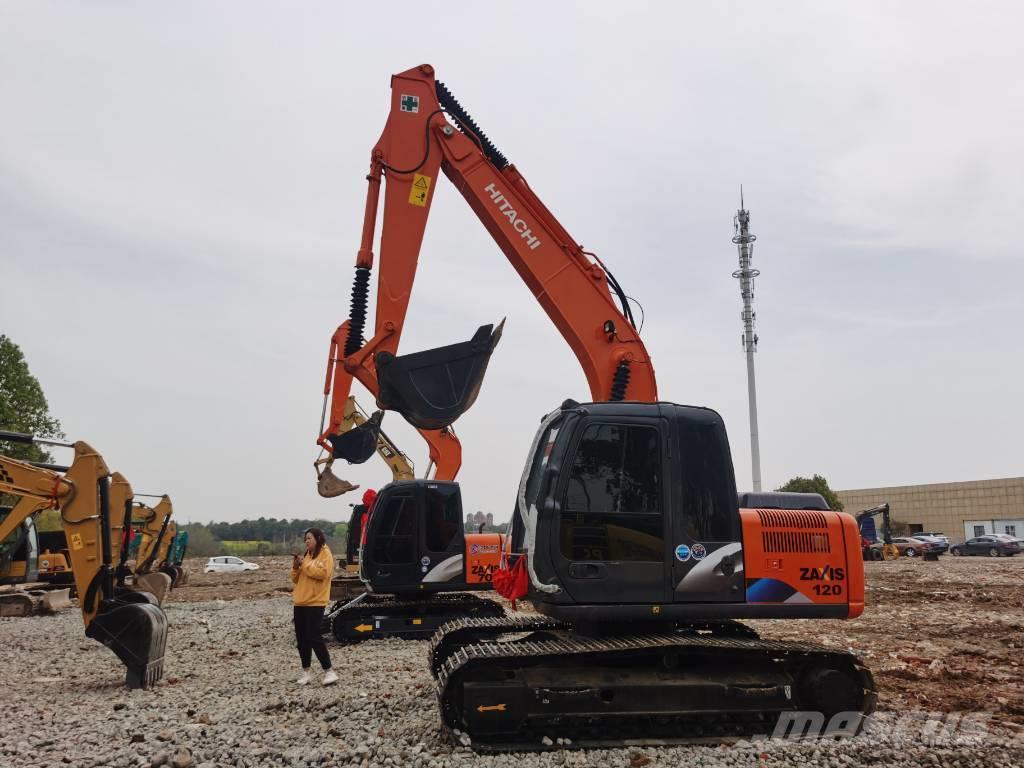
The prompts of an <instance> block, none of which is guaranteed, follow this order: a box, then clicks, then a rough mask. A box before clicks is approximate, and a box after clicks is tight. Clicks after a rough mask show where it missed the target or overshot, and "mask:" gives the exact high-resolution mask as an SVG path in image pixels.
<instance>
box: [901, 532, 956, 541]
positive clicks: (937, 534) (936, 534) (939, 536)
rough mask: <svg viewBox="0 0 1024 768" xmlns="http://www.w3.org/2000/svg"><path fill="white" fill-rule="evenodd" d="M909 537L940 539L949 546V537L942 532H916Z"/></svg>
mask: <svg viewBox="0 0 1024 768" xmlns="http://www.w3.org/2000/svg"><path fill="white" fill-rule="evenodd" d="M910 535H911V536H933V537H935V538H936V539H942V540H943V541H944V542H946V543H947V544H949V536H947V535H946V534H944V533H943V532H942V531H918V532H917V533H912V534H910Z"/></svg>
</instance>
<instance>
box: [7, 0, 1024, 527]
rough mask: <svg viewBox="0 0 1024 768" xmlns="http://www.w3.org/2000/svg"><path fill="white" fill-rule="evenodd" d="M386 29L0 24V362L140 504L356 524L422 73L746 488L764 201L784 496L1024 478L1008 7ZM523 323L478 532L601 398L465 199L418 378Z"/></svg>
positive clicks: (438, 279) (214, 7) (172, 6)
mask: <svg viewBox="0 0 1024 768" xmlns="http://www.w3.org/2000/svg"><path fill="white" fill-rule="evenodd" d="M897 6H898V7H897ZM384 8H385V5H384V4H373V3H358V4H356V3H341V2H338V3H323V4H317V3H305V4H301V5H300V4H293V3H285V2H279V3H257V2H249V1H247V2H235V3H227V2H225V3H215V4H214V3H127V2H93V3H89V4H76V3H45V2H22V3H5V4H3V5H2V6H0V259H2V267H3V268H2V271H0V286H2V300H0V332H3V333H6V334H8V335H9V336H11V337H12V338H13V339H14V340H15V341H16V342H17V343H18V344H20V345H21V347H22V349H23V350H24V352H25V354H26V356H27V358H28V361H29V363H30V365H31V367H32V370H33V372H34V373H35V374H36V376H37V377H38V378H39V379H40V381H41V382H42V384H43V387H44V389H45V391H46V393H47V395H48V397H49V400H50V405H51V409H52V411H53V412H54V414H55V415H57V416H58V417H59V418H60V419H61V420H62V421H63V423H64V426H65V430H66V431H67V433H68V435H69V436H70V437H72V438H78V439H85V440H88V441H89V442H91V443H92V444H93V445H94V446H95V447H97V448H98V449H99V450H100V451H101V452H103V453H104V455H105V456H106V458H107V459H108V463H109V464H110V465H111V467H112V468H115V469H119V470H121V471H122V472H124V473H125V474H126V475H127V476H128V478H129V479H130V480H131V481H132V482H133V485H134V486H135V489H136V490H137V491H141V492H149V493H163V492H165V491H166V492H169V493H171V494H172V496H173V498H174V500H175V507H176V511H177V514H178V515H180V516H181V518H183V519H185V520H189V519H191V520H204V521H205V520H211V519H221V520H238V519H242V518H244V517H259V516H268V517H269V516H276V517H282V516H284V517H312V516H325V517H330V518H334V519H343V518H345V517H347V514H348V506H347V504H346V503H345V502H346V501H348V500H349V499H347V498H345V497H343V498H342V499H340V500H337V499H336V500H332V501H327V500H322V499H320V498H319V497H318V496H317V495H316V492H315V487H314V472H313V469H312V461H313V459H314V457H315V456H316V450H315V446H314V439H315V437H316V435H317V433H318V426H319V415H320V406H321V388H322V381H323V369H324V364H325V360H326V352H327V345H328V340H329V338H330V335H331V333H332V331H333V329H334V328H335V327H336V326H337V325H338V324H339V323H340V322H341V321H342V320H344V319H345V316H346V313H347V306H348V293H349V288H350V282H351V275H352V265H353V262H354V257H355V251H356V248H357V246H358V240H359V228H360V223H361V217H362V210H363V200H364V195H365V181H364V178H363V177H364V175H365V173H366V169H367V165H368V157H369V152H370V149H371V148H372V146H373V144H374V142H375V141H376V139H377V136H378V135H379V133H380V130H381V128H382V127H383V124H384V120H385V118H386V116H387V109H388V103H389V102H388V99H389V77H390V75H391V74H392V73H395V72H400V71H402V70H405V69H408V68H410V67H413V66H416V65H418V64H421V63H424V62H429V63H431V64H433V65H434V66H435V68H436V69H437V72H438V76H439V79H442V80H444V81H445V82H446V83H447V84H448V85H449V87H450V88H451V90H452V92H453V93H454V94H455V95H456V96H457V97H458V98H459V100H460V101H461V102H462V104H463V105H465V106H466V107H467V108H468V109H469V110H470V112H471V113H472V114H473V116H474V118H475V119H476V120H477V122H478V123H479V124H480V125H481V127H482V128H483V129H484V130H485V131H486V132H487V133H488V135H489V136H490V137H491V139H492V140H494V142H495V143H496V144H497V145H498V147H499V148H500V149H501V150H502V151H503V152H504V153H505V154H506V155H508V157H509V158H510V159H511V160H512V161H513V162H514V163H515V164H516V165H517V167H518V168H519V169H520V170H521V171H522V172H523V174H524V175H525V176H526V177H527V178H528V179H529V180H530V182H531V184H532V186H533V187H534V189H535V190H536V191H537V192H538V193H539V194H540V196H541V198H542V199H543V200H544V201H545V203H546V204H547V205H548V207H549V208H550V209H551V210H552V211H553V212H554V213H555V214H556V215H557V216H558V217H559V218H560V220H561V221H562V222H563V224H564V225H565V226H566V227H567V229H568V230H569V231H570V232H571V233H572V234H573V236H574V237H575V238H576V239H577V240H578V241H580V242H582V243H583V244H584V245H586V246H587V247H588V248H589V249H591V250H594V251H597V252H598V253H599V254H600V255H601V257H602V258H603V259H604V260H605V261H606V262H607V263H608V264H609V266H610V267H611V268H612V270H613V271H614V272H615V274H616V275H617V277H618V278H619V280H620V281H621V282H622V283H623V285H624V286H625V287H626V289H627V291H628V292H629V293H630V295H631V296H634V297H636V298H637V299H638V300H639V301H640V302H641V303H642V305H643V307H644V310H645V313H646V324H645V326H644V329H643V335H644V338H645V340H646V342H647V346H648V349H649V350H650V352H651V354H652V356H653V359H654V362H655V365H656V369H657V373H658V379H659V390H660V392H661V395H662V396H663V397H664V398H666V399H669V400H673V401H676V402H680V403H690V404H699V405H707V406H711V407H713V408H716V409H717V410H719V411H720V412H721V413H722V414H723V416H724V417H725V420H726V423H727V425H728V427H729V429H730V433H731V439H732V448H733V456H734V461H735V465H736V472H737V478H738V484H739V486H740V487H741V488H748V487H749V484H750V470H749V467H750V455H749V438H748V422H747V405H746V378H745V367H744V357H743V354H742V350H741V346H740V332H741V325H740V298H739V289H738V285H737V281H735V280H733V279H732V277H731V272H732V270H733V269H735V268H736V251H735V247H734V246H733V245H732V244H731V243H730V238H731V236H732V217H733V215H734V213H735V209H736V208H737V205H738V202H739V186H740V184H741V183H742V184H743V185H744V188H745V190H746V201H747V205H748V208H750V209H751V211H752V226H753V231H754V232H755V234H756V235H757V236H758V241H757V247H756V250H755V253H754V256H755V266H757V267H758V268H760V269H761V270H762V277H761V278H760V279H759V280H758V283H757V298H756V310H757V321H758V327H757V330H758V333H759V335H760V338H761V343H760V349H759V352H758V355H757V375H758V389H759V408H760V415H761V421H760V428H761V450H762V464H763V474H764V482H765V485H766V487H774V486H775V485H778V484H780V483H782V482H784V481H785V480H786V479H788V478H789V477H791V476H793V475H796V474H811V473H815V472H819V473H822V474H824V475H825V476H826V477H827V478H828V479H829V481H830V482H831V484H832V486H833V487H836V488H856V487H866V486H880V485H890V484H909V483H926V482H941V481H952V480H969V479H981V478H992V477H1004V476H1017V475H1020V474H1022V473H1024V469H1022V466H1021V456H1022V453H1021V449H1020V443H1021V437H1020V436H1021V434H1022V433H1024V405H1022V398H1021V395H1022V391H1024V386H1022V384H1021V381H1022V379H1024V358H1022V347H1024V344H1022V342H1021V330H1020V326H1021V309H1022V305H1024V302H1022V300H1021V296H1020V290H1021V286H1022V284H1024V258H1022V256H1024V254H1022V246H1021V242H1022V237H1024V235H1022V234H1021V231H1020V230H1021V227H1020V224H1019V221H1020V212H1021V210H1022V209H1024V192H1022V187H1024V178H1022V176H1024V174H1022V170H1024V150H1022V145H1024V141H1022V136H1024V92H1022V86H1021V83H1022V81H1024V78H1022V75H1024V53H1022V51H1024V47H1022V46H1021V45H1020V40H1019V29H1020V27H1021V24H1022V22H1024V12H1022V10H1021V7H1020V5H1019V4H1016V3H1003V4H998V3H984V2H981V3H971V4H964V3H948V4H944V3H937V2H922V3H910V2H903V3H899V4H892V3H887V2H878V3H865V2H856V3H853V2H851V3H847V4H843V3H828V4H822V3H817V2H809V3H773V4H771V5H769V4H767V3H756V4H755V3H749V2H748V3H726V2H716V3H714V4H712V3H671V4H670V3H667V2H666V3H660V4H655V3H652V4H645V3H640V2H632V3H605V2H585V3H547V2H534V3H531V2H520V3H514V4H509V3H496V4H475V5H474V6H473V7H472V12H471V13H469V12H466V9H463V8H461V7H460V6H458V4H455V5H449V6H443V5H442V6H438V5H424V4H422V3H399V2H390V3H387V4H386V10H384ZM506 315H507V316H508V323H507V326H506V329H505V335H504V338H503V340H502V342H501V344H500V346H499V347H498V350H497V351H496V353H495V355H494V357H493V358H492V362H491V365H490V368H489V370H488V374H487V379H486V381H485V385H484V389H483V391H482V393H481V396H480V398H479V400H478V401H477V403H476V405H475V406H474V408H473V409H472V410H471V411H469V412H468V413H467V414H466V415H465V416H464V417H463V418H462V419H460V420H459V422H458V423H457V424H456V428H457V431H458V433H459V435H460V437H461V439H462V442H463V446H464V456H465V460H464V464H463V470H462V473H461V475H460V480H461V481H462V482H463V492H464V502H465V504H466V507H467V509H484V510H486V511H491V512H494V513H495V516H496V517H498V518H499V519H502V518H506V517H507V516H508V512H509V510H510V509H511V507H512V503H513V499H514V494H515V488H516V483H517V480H518V476H519V473H520V472H521V469H522V464H523V461H524V457H525V454H526V451H527V449H528V447H529V443H530V440H531V438H532V436H533V432H534V427H535V425H536V423H537V420H538V418H539V417H540V416H541V414H543V413H545V412H547V411H548V410H550V409H551V408H552V407H554V406H556V405H557V404H558V403H559V402H561V401H562V400H563V399H564V398H565V397H568V396H572V397H575V398H577V399H581V400H582V399H587V397H588V390H587V387H586V383H585V380H584V378H583V375H582V373H581V372H580V370H579V368H578V365H577V363H576V361H575V358H574V357H573V355H572V354H571V352H570V351H569V349H568V347H567V346H566V345H565V343H564V342H563V341H562V339H561V338H560V337H559V335H558V333H557V332H556V331H555V329H554V327H553V326H552V325H551V324H550V322H549V321H548V320H547V318H546V316H545V315H544V314H543V312H542V311H541V310H540V308H539V307H538V306H537V305H536V304H535V303H534V302H533V299H532V298H531V296H530V294H529V292H528V291H527V289H526V288H525V287H524V286H523V285H522V284H521V283H520V282H519V281H518V278H517V277H516V275H515V273H514V272H513V270H512V268H511V267H510V266H509V265H508V263H507V262H506V260H505V258H504V256H503V255H502V254H501V252H500V251H499V250H498V248H497V246H496V245H495V244H494V243H493V241H492V240H491V239H490V238H489V236H488V235H487V234H486V232H485V231H484V229H483V227H482V226H480V224H479V223H478V221H477V220H476V218H475V216H474V215H473V213H472V212H471V211H470V210H469V208H468V206H466V204H465V202H464V201H463V199H462V197H461V196H460V195H459V194H458V193H457V192H456V191H455V189H454V188H453V187H451V186H450V185H448V184H447V181H445V180H442V181H441V183H440V185H439V187H438V189H437V191H436V197H435V202H434V204H433V208H432V214H431V220H430V223H429V226H428V229H427V235H426V239H425V241H424V246H423V250H422V252H421V257H420V271H419V275H418V277H417V284H416V289H415V293H414V297H413V300H412V304H411V309H410V314H409V324H408V325H407V327H406V332H405V335H404V337H403V347H402V348H403V349H404V350H406V351H414V350H418V349H423V348H425V347H431V346H438V345H441V344H447V343H452V342H454V341H458V340H462V339H464V338H468V337H469V335H470V334H471V333H472V331H473V330H474V329H475V328H476V327H477V325H479V324H483V323H486V322H496V321H498V320H500V319H501V317H503V316H506ZM362 399H363V403H364V405H366V406H370V405H371V398H370V397H369V396H368V395H366V394H365V393H364V394H363V397H362ZM385 425H386V428H387V430H388V431H389V433H390V434H391V435H392V436H393V437H394V438H395V439H396V440H397V441H398V442H399V444H400V446H401V447H402V448H403V449H404V450H406V451H407V452H408V453H410V454H411V456H412V458H413V459H414V460H416V462H417V466H418V468H419V469H420V470H422V469H423V468H425V466H426V451H425V448H424V446H423V444H422V442H421V441H420V440H419V438H418V436H417V435H416V434H415V432H414V431H413V430H412V429H411V428H410V427H408V426H407V425H405V424H404V423H403V422H401V420H400V419H399V418H398V417H397V416H396V415H391V416H390V417H389V418H388V419H386V421H385ZM341 474H344V475H345V476H346V477H348V479H350V480H352V481H354V482H359V483H362V484H363V485H364V486H378V485H380V484H382V483H384V482H385V481H386V479H387V478H388V476H389V475H388V472H387V471H386V469H385V468H384V467H383V465H382V464H381V463H380V462H377V461H376V460H374V461H371V462H370V463H367V464H364V465H362V466H360V467H351V468H349V469H348V471H347V473H346V472H342V473H341Z"/></svg>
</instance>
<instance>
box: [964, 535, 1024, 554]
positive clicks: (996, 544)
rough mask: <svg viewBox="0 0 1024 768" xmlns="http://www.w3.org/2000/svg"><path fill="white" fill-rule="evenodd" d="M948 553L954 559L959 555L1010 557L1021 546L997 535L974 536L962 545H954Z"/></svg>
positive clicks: (1018, 550) (1019, 549)
mask: <svg viewBox="0 0 1024 768" xmlns="http://www.w3.org/2000/svg"><path fill="white" fill-rule="evenodd" d="M1003 535H1006V534H1003ZM949 551H950V553H951V554H953V555H954V556H955V557H959V556H961V555H988V556H989V557H1012V556H1013V555H1016V554H1017V553H1018V552H1020V551H1021V546H1020V544H1018V543H1017V542H1016V541H1013V540H1007V539H1002V538H999V537H998V534H990V535H988V536H975V537H974V538H973V539H968V540H967V541H965V542H964V543H963V544H955V545H954V546H953V548H952V549H950V550H949Z"/></svg>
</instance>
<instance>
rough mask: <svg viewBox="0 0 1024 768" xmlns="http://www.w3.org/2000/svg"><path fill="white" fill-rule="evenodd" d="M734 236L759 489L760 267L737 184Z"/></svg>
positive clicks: (752, 455) (754, 472) (754, 470)
mask: <svg viewBox="0 0 1024 768" xmlns="http://www.w3.org/2000/svg"><path fill="white" fill-rule="evenodd" d="M732 225H733V231H734V233H735V234H734V235H733V238H732V241H733V242H734V243H735V244H736V245H737V246H738V248H739V256H740V268H739V269H737V270H736V271H735V272H733V273H732V276H733V277H735V278H736V279H737V280H739V281H740V296H742V297H743V313H742V314H741V315H740V317H741V318H742V319H743V337H742V340H743V351H744V352H746V354H747V398H748V400H749V402H750V462H751V465H752V466H751V473H752V475H753V481H754V491H755V492H759V491H760V490H761V446H760V442H759V441H758V436H757V386H756V384H755V383H754V353H755V352H756V351H757V334H756V333H755V332H754V321H755V320H756V319H757V313H756V312H754V278H755V277H757V276H758V275H760V274H761V271H760V270H757V269H752V268H751V266H750V262H751V259H752V258H753V254H754V241H755V240H757V237H756V236H754V235H752V234H751V233H750V211H748V210H747V209H746V208H744V207H743V187H742V186H740V209H739V210H738V211H736V215H735V216H734V217H733V220H732Z"/></svg>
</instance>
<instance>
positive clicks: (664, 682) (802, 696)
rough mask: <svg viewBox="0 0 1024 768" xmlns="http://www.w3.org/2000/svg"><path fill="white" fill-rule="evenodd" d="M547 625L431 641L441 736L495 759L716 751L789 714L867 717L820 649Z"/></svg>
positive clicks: (856, 688) (847, 677)
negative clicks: (453, 735)
mask: <svg viewBox="0 0 1024 768" xmlns="http://www.w3.org/2000/svg"><path fill="white" fill-rule="evenodd" d="M531 621H532V623H531ZM485 624H486V622H485ZM552 624H553V622H549V621H547V620H544V619H540V620H511V621H508V622H505V624H504V626H497V622H491V623H489V624H486V626H473V625H468V624H467V625H464V626H462V627H451V628H449V629H448V631H447V633H451V632H455V633H459V632H462V633H463V636H464V637H472V635H473V633H474V631H475V632H476V633H477V635H478V636H480V637H484V636H486V635H488V634H490V635H491V636H497V635H499V634H509V635H514V634H515V633H527V634H526V635H525V637H524V639H522V640H518V641H516V640H513V641H508V642H497V641H492V640H483V641H482V642H475V643H471V644H467V645H461V646H458V645H457V644H456V643H455V642H453V641H448V642H447V643H445V641H444V640H443V639H440V638H435V642H434V643H433V644H432V653H433V652H435V651H438V649H441V648H443V650H442V651H440V652H439V656H438V658H440V657H443V660H442V661H441V663H440V667H439V670H438V673H437V694H438V700H439V703H440V707H441V717H442V721H443V722H444V724H445V726H446V727H447V728H448V729H450V730H452V731H456V730H457V731H459V732H460V733H463V734H465V735H467V736H469V738H470V739H471V743H472V746H473V748H474V749H475V750H477V751H483V752H501V751H524V750H544V749H553V748H565V747H573V748H590V747H616V746H628V745H665V744H685V743H709V742H723V741H730V740H735V739H740V738H751V737H753V736H757V735H759V734H765V735H771V734H772V733H773V731H774V729H775V726H776V723H777V722H778V719H779V717H780V715H782V714H784V713H787V712H817V713H821V714H822V715H823V716H824V719H825V722H826V723H827V722H828V721H829V720H830V719H831V717H832V716H833V715H835V714H838V713H840V712H855V713H862V714H864V715H866V714H870V712H872V711H873V710H874V705H875V699H876V695H875V686H874V681H873V679H872V677H871V674H870V672H868V670H867V669H866V668H865V667H864V666H863V665H862V664H861V663H860V661H859V660H858V659H857V658H856V657H855V656H853V655H852V654H848V653H844V652H839V651H835V650H833V649H830V648H826V647H824V646H820V645H814V644H808V643H792V642H779V641H771V640H761V639H752V638H745V637H728V636H715V635H714V634H711V635H709V634H701V633H694V632H686V631H676V632H665V633H658V634H633V635H621V636H613V637H605V638H600V639H599V638H590V637H582V636H579V635H577V634H575V633H573V632H571V631H567V630H565V629H561V628H558V627H556V626H552ZM563 626H564V625H563ZM447 633H445V634H447ZM432 658H434V657H433V656H432Z"/></svg>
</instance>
